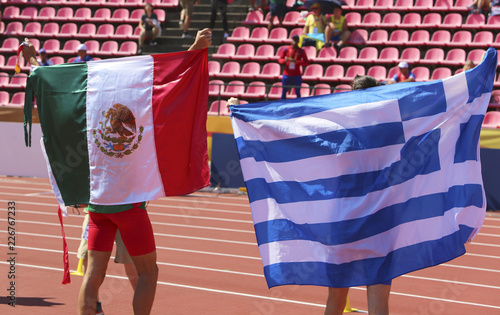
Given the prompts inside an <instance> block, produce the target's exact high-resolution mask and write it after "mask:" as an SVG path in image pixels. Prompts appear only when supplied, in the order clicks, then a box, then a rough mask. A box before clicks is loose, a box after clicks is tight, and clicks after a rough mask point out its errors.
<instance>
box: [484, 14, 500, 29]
mask: <svg viewBox="0 0 500 315" xmlns="http://www.w3.org/2000/svg"><path fill="white" fill-rule="evenodd" d="M481 28H483V29H489V30H498V29H500V15H492V16H490V17H489V18H488V22H487V23H486V24H485V25H483V26H482V27H481Z"/></svg>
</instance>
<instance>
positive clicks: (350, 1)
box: [287, 0, 356, 10]
mask: <svg viewBox="0 0 500 315" xmlns="http://www.w3.org/2000/svg"><path fill="white" fill-rule="evenodd" d="M288 2H293V3H295V0H287V6H288V7H291V6H293V4H292V5H289V4H288ZM344 2H345V5H344V4H343V5H342V9H344V10H345V9H350V10H352V9H354V7H355V6H356V4H355V2H356V0H346V1H344Z"/></svg>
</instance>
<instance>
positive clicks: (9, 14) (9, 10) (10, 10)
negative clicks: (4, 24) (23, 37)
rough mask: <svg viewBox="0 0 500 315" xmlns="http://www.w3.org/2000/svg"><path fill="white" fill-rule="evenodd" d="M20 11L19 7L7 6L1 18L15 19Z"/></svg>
mask: <svg viewBox="0 0 500 315" xmlns="http://www.w3.org/2000/svg"><path fill="white" fill-rule="evenodd" d="M20 12H21V10H19V7H15V6H8V7H6V8H5V9H4V11H3V14H2V19H3V20H17V19H18V17H19V14H20Z"/></svg>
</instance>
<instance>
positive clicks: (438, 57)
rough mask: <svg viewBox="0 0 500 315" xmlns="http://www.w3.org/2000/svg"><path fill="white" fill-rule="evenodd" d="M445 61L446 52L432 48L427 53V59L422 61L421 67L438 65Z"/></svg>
mask: <svg viewBox="0 0 500 315" xmlns="http://www.w3.org/2000/svg"><path fill="white" fill-rule="evenodd" d="M443 59H444V51H443V50H442V49H441V48H431V49H429V50H427V51H426V52H425V57H424V58H423V59H420V64H421V65H438V64H439V63H440V62H441V61H443Z"/></svg>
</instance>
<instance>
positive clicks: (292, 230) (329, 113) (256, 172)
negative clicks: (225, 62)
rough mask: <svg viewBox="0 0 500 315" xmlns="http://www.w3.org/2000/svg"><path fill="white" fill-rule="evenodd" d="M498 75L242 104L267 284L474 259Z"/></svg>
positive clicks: (321, 281)
mask: <svg viewBox="0 0 500 315" xmlns="http://www.w3.org/2000/svg"><path fill="white" fill-rule="evenodd" d="M496 67H497V53H496V51H495V50H494V49H492V48H490V49H489V50H488V51H487V52H486V54H485V57H484V59H483V61H482V62H481V64H479V65H478V66H477V67H476V68H474V69H472V70H468V71H466V72H463V73H460V74H458V75H455V76H453V77H450V78H447V79H444V80H437V81H432V82H417V83H398V84H393V85H387V86H380V87H374V88H370V89H366V90H357V91H352V92H346V93H337V94H331V95H322V96H316V97H308V98H301V99H293V100H285V101H276V102H262V103H256V104H245V105H238V106H232V107H231V112H232V125H233V129H234V137H235V139H236V143H237V147H238V151H239V154H240V162H241V167H242V171H243V176H244V179H245V183H246V186H247V189H248V196H249V200H250V206H251V209H252V216H253V221H254V226H255V232H256V236H257V242H258V245H259V250H260V254H261V257H262V261H263V265H264V274H265V276H266V280H267V283H268V285H269V287H274V286H279V285H287V284H300V285H320V286H328V287H351V286H360V285H373V284H378V283H384V282H386V281H389V280H391V279H393V278H395V277H397V276H400V275H402V274H406V273H409V272H412V271H415V270H418V269H422V268H426V267H430V266H434V265H437V264H441V263H444V262H446V261H449V260H451V259H454V258H456V257H458V256H460V255H463V254H464V253H465V247H464V244H465V243H467V242H469V241H471V240H472V239H473V238H474V236H475V235H476V234H477V233H478V231H479V229H480V227H481V225H482V223H483V221H484V216H485V204H486V203H485V196H484V190H483V185H482V179H481V165H480V159H479V133H480V129H481V123H482V121H483V117H484V113H485V111H486V108H487V106H488V103H489V100H490V95H491V91H492V87H493V81H494V78H495V72H496Z"/></svg>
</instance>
